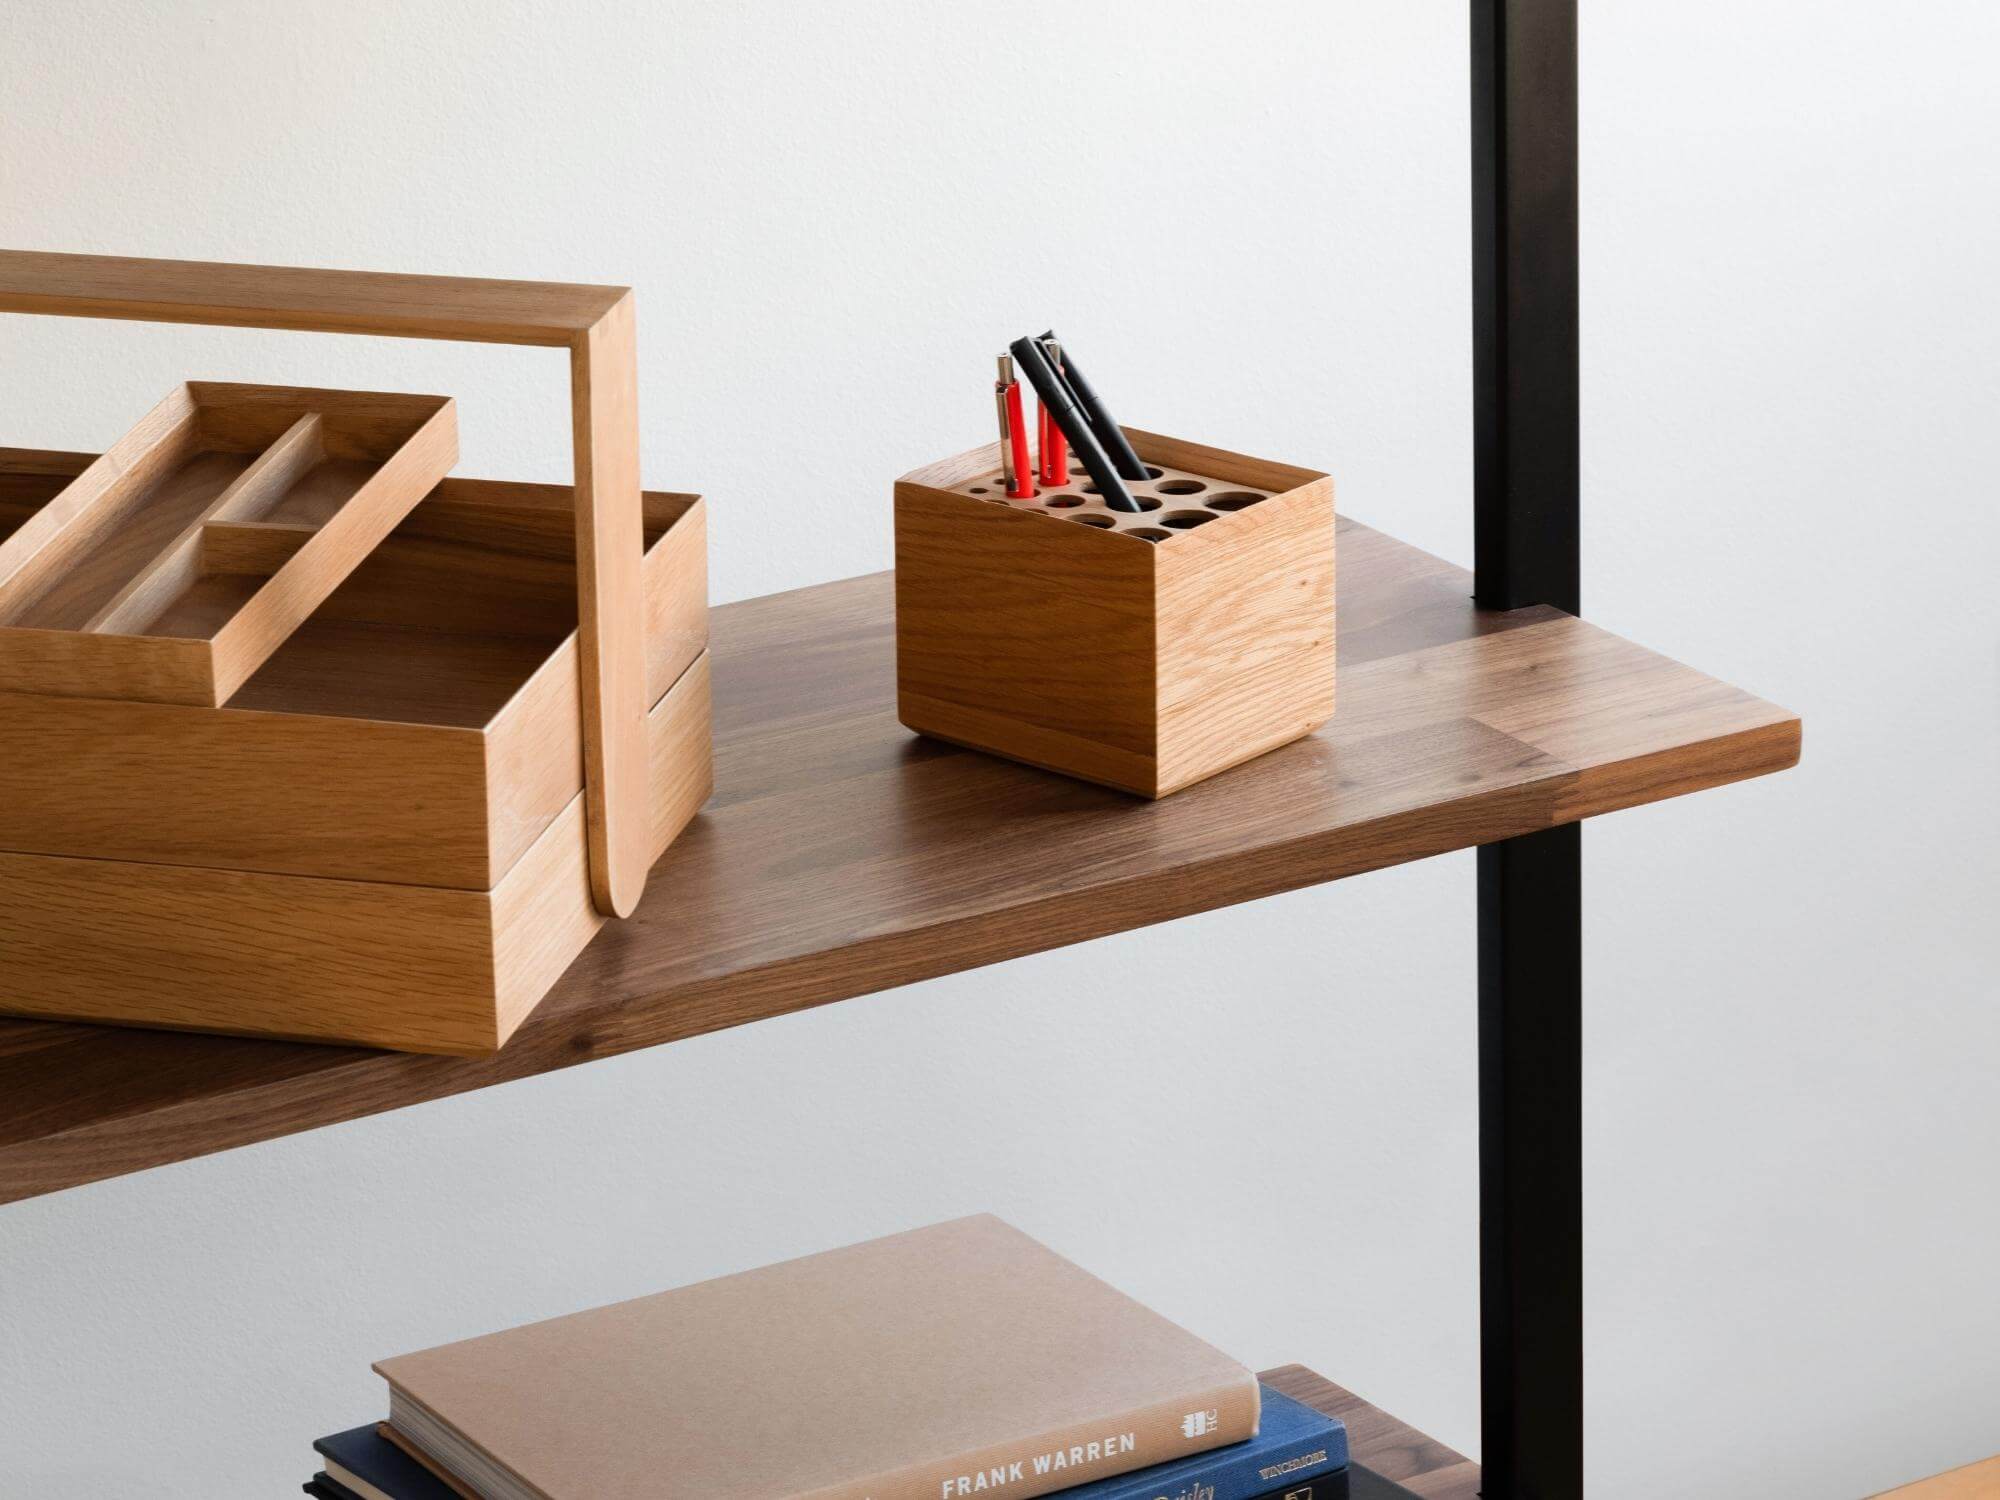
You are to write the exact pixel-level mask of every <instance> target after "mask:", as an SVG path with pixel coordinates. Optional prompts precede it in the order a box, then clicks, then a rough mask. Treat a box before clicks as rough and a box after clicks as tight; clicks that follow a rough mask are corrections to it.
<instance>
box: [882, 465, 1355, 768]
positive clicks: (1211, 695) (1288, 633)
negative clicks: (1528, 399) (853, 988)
mask: <svg viewBox="0 0 2000 1500" xmlns="http://www.w3.org/2000/svg"><path fill="white" fill-rule="evenodd" d="M1127 436H1128V437H1130V438H1131V440H1132V445H1133V447H1134V449H1135V450H1136V451H1137V452H1138V454H1139V456H1140V458H1141V459H1143V460H1144V461H1145V462H1146V464H1147V466H1148V469H1149V470H1150V474H1149V477H1148V478H1147V480H1145V481H1144V482H1142V483H1135V484H1133V485H1132V486H1131V489H1132V492H1133V497H1134V498H1135V499H1136V500H1137V501H1138V502H1139V504H1140V507H1141V510H1140V511H1139V513H1137V514H1133V513H1130V512H1119V511H1113V510H1111V509H1109V508H1108V507H1107V506H1105V504H1104V503H1103V501H1102V500H1101V499H1100V498H1099V497H1098V496H1097V493H1096V487H1095V486H1094V485H1092V484H1091V483H1090V482H1089V475H1088V474H1086V473H1084V472H1082V471H1081V470H1078V471H1077V472H1076V473H1075V474H1074V476H1073V478H1074V480H1075V482H1074V483H1071V484H1068V485H1063V486H1058V487H1054V488H1051V489H1048V490H1045V491H1043V492H1042V493H1040V494H1038V495H1036V496H1035V497H1034V498H1032V499H1022V500H1009V499H1008V498H1007V492H1006V483H1005V480H1004V479H1003V478H1002V476H1001V471H1000V460H999V454H998V451H997V449H996V447H995V445H993V444H991V443H988V444H986V445H984V446H983V447H979V448H974V449H972V450H970V451H969V452H966V453H961V454H959V455H958V456H957V457H955V458H948V459H945V460H943V461H941V462H939V463H935V464H931V465H929V466H928V467H926V468H922V469H918V470H917V471H916V472H914V473H912V474H907V475H905V476H904V477H903V478H902V479H900V480H898V481H897V482H896V682H897V704H898V715H899V717H900V718H901V719H902V721H903V723H904V724H905V725H907V726H908V727H909V728H911V729H914V730H916V731H918V732H919V733H921V734H927V735H931V736H933V737H935V738H937V739H942V740H949V741H951V742H953V743H955V744H960V745H968V746H971V747H972V748H973V749H976V750H987V751H991V752H992V753H994V754H997V755H1004V756H1007V757H1009V758H1010V759H1013V760H1020V761H1026V762H1027V763H1029V764H1030V765H1037V766H1042V767H1045V768H1047V769H1049V770H1054V771H1061V772H1064V773H1065V774H1067V775H1071V776H1076V777H1080V778H1081V779H1083V780H1086V781H1095V782H1100V783H1102V784H1104V785H1107V786H1114V787H1118V788H1120V789H1122V790H1125V791H1129V792H1136V793H1138V794H1139V795H1140V796H1144V797H1163V796H1166V795H1167V794H1168V793H1170V792H1175V791H1178V790H1180V789H1181V788H1182V787H1185V786H1190V785H1192V784H1193V783H1195V782H1197V781H1200V780H1202V779H1203V778H1205V777H1208V776H1213V775H1215V774H1216V773H1217V772H1218V771H1223V770H1226V769H1228V768H1229V767H1231V766H1234V765H1238V764H1240V763H1241V762H1243V761H1246V760H1249V759H1250V758H1252V757H1253V756H1257V755H1261V754H1263V753H1264V752H1265V751H1267V750H1272V749H1275V748H1276V747H1278V746H1279V745H1283V744H1288V743H1290V742H1291V741H1292V740H1296V739H1299V738H1301V737H1302V736H1304V735H1307V734H1310V733H1312V731H1313V730H1315V729H1317V728H1318V727H1319V726H1320V725H1322V724H1324V723H1325V722H1326V721H1327V720H1328V719H1329V718H1330V717H1332V715H1333V694H1334V621H1333V601H1334V559H1333V551H1334V544H1333V538H1334V511H1333V481H1332V480H1331V479H1329V478H1328V477H1327V476H1326V475H1325V474H1321V473H1319V472H1317V471H1315V470H1311V469H1300V468H1295V467H1293V466H1291V465H1289V464H1278V463H1272V462H1270V461H1268V460H1265V459H1256V458H1249V457H1246V456H1245V455H1243V454H1240V453H1229V452H1225V451H1223V450H1222V449H1218V448H1205V447H1202V446H1200V445H1198V444H1194V443H1187V442H1182V441H1180V440H1178V439H1175V438H1168V437H1161V436H1160V435H1158V434H1156V433H1150V432H1140V431H1138V430H1136V429H1127Z"/></svg>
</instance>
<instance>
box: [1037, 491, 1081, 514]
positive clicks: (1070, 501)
mask: <svg viewBox="0 0 2000 1500" xmlns="http://www.w3.org/2000/svg"><path fill="white" fill-rule="evenodd" d="M1042 504H1044V505H1046V506H1048V507H1050V508H1051V509H1052V510H1070V509H1073V508H1074V507H1076V506H1079V505H1081V504H1083V496H1081V495H1069V494H1063V495H1051V496H1049V498H1048V499H1046V500H1044V501H1043V502H1042Z"/></svg>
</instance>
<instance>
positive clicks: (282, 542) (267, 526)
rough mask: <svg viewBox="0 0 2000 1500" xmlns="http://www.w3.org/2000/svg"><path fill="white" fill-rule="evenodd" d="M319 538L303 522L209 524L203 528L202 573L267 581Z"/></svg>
mask: <svg viewBox="0 0 2000 1500" xmlns="http://www.w3.org/2000/svg"><path fill="white" fill-rule="evenodd" d="M317 535H319V528H318V527H317V526H313V525H309V524H308V523H306V522H304V521H210V522H208V523H207V524H205V525H204V526H203V527H202V528H201V571H202V572H204V573H256V574H261V575H262V576H264V577H266V578H268V577H269V576H270V575H271V574H273V573H275V572H277V571H278V569H280V568H282V567H283V566H284V565H285V564H286V563H288V562H290V561H291V560H292V559H293V558H294V557H295V556H297V555H298V550H299V548H301V547H303V546H304V545H305V544H306V543H307V542H309V541H311V540H312V539H313V538H314V537H315V536H317Z"/></svg>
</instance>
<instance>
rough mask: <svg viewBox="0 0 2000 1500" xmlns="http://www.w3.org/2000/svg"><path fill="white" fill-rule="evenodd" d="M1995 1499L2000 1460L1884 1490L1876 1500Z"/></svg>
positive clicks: (1999, 1493)
mask: <svg viewBox="0 0 2000 1500" xmlns="http://www.w3.org/2000/svg"><path fill="white" fill-rule="evenodd" d="M1996 1496H2000V1456H1996V1457H1993V1458H1989V1459H1985V1460H1983V1461H1982V1462H1979V1463H1976V1464H1966V1465H1965V1466H1964V1467H1963V1468H1958V1469H1953V1470H1951V1471H1949V1472H1948V1473H1944V1474H1934V1475H1932V1476H1931V1477H1930V1478H1929V1479H1920V1480H1918V1481H1917V1482H1916V1483H1915V1484H1906V1485H1904V1486H1902V1487H1901V1488H1900V1489H1893V1490H1885V1491H1883V1492H1882V1493H1881V1494H1880V1495H1877V1496H1876V1497H1875V1500H1995V1497H1996Z"/></svg>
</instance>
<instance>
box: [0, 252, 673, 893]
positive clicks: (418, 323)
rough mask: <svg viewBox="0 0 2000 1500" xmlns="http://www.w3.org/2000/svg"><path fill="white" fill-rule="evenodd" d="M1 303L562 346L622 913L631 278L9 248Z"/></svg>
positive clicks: (593, 754)
mask: <svg viewBox="0 0 2000 1500" xmlns="http://www.w3.org/2000/svg"><path fill="white" fill-rule="evenodd" d="M0 312H26V313H42V314H48V315H57V316H70V317H94V318H134V319H140V320H144V321H150V322H180V323H204V324H221V325H229V326H238V327H257V328H289V329H300V330H306V331H324V332H335V333H369V334H385V335H390V336H394V337H403V338H435V339H469V340H482V341H488V342H495V343H515V344H545V345H554V346H558V347H562V348H566V349H568V350H569V352H570V367H571V377H570V387H571V406H572V422H573V430H574V432H575V434H576V439H575V455H574V457H575V487H576V490H577V493H578V495H579V497H580V498H579V502H578V511H577V516H578V523H579V526H584V525H588V526H589V527H590V529H591V535H590V536H589V537H588V539H587V541H586V542H585V544H584V545H582V546H579V547H578V549H577V566H578V570H579V575H580V576H579V580H578V589H577V598H578V603H579V621H578V625H579V632H580V641H581V651H582V658H583V679H584V684H585V692H586V694H587V695H588V697H587V701H586V702H585V704H584V709H583V711H584V716H585V719H586V722H585V724H584V726H583V743H584V780H585V793H586V806H587V808H588V809H589V819H588V821H589V828H590V848H591V855H590V863H591V871H592V877H591V886H592V891H593V894H594V897H595V899H596V902H597V905H598V907H599V909H600V910H603V911H605V912H606V913H607V914H612V915H623V914H625V913H626V912H627V911H629V910H630V908H631V905H632V903H634V902H635V901H637V899H638V895H639V892H640V890H641V889H642V888H643V886H644V882H645V878H646V870H645V864H646V861H645V858H644V848H645V832H644V828H645V818H644V815H643V809H642V807H641V802H642V800H643V797H644V791H645V787H644V780H645V773H644V758H645V744H644V741H645V725H644V718H645V699H644V695H643V691H642V688H641V685H640V684H641V677H642V665H641V662H642V654H643V653H642V642H641V640H640V627H639V625H638V623H637V622H636V620H635V619H634V618H633V617H632V616H631V610H632V609H634V608H636V606H637V604H638V598H639V589H638V578H637V574H638V568H639V559H638V555H637V549H638V546H639V526H638V511H639V501H638V498H637V497H638V490H639V475H638V436H637V427H636V424H637V417H636V401H637V385H638V375H637V367H636V359H635V357H634V352H633V348H632V340H633V330H632V295H631V292H630V289H628V288H625V287H614V286H576V285H561V284H555V283H545V282H521V281H490V280H477V279H470V278H456V277H432V276H404V275H389V274H383V273H378V272H354V271H327V270H313V269H307V268H299V267H271V266H244V265H233V264H225V263H221V262H198V261H164V260H138V259H131V258H125V257H113V256H84V255H61V254H51V253H46V252H40V251H18V250H17V251H0ZM336 451H337V450H336ZM628 471H629V472H628ZM600 523H601V524H600ZM307 550H310V548H309V546H308V547H307V548H302V549H301V552H302V553H303V552H304V551H307ZM298 562H299V559H298V558H296V557H295V558H294V559H293V560H292V563H291V564H288V566H292V565H295V564H297V563H298ZM4 577H5V570H4V568H0V580H4ZM246 633H247V632H246ZM142 665H144V666H145V667H147V669H148V671H149V673H150V674H151V676H152V677H156V678H166V679H173V678H176V677H178V676H180V675H183V674H184V670H185V665H186V664H185V663H184V662H183V661H181V660H179V659H178V658H176V659H173V660H165V659H162V658H161V654H160V652H159V651H158V650H153V651H152V652H151V653H150V655H149V656H148V657H147V658H146V659H145V660H144V661H143V662H142ZM20 685H21V686H25V685H26V684H20ZM217 701H219V700H217Z"/></svg>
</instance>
